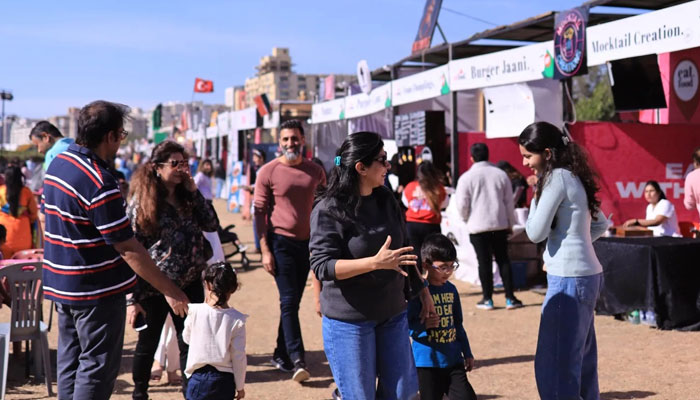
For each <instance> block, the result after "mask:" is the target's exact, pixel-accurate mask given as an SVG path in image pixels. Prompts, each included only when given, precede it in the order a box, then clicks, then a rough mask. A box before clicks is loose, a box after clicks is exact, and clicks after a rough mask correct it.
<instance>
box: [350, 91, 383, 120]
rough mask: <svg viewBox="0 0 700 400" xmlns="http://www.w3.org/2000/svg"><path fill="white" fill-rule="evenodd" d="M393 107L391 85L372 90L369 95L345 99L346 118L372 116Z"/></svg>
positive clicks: (361, 94)
mask: <svg viewBox="0 0 700 400" xmlns="http://www.w3.org/2000/svg"><path fill="white" fill-rule="evenodd" d="M388 107H391V83H387V84H385V85H382V86H379V87H377V88H374V89H372V91H371V92H370V93H369V94H365V93H358V94H354V95H352V96H348V97H346V98H345V118H357V117H363V116H365V115H370V114H373V113H375V112H379V111H382V110H384V109H385V108H388Z"/></svg>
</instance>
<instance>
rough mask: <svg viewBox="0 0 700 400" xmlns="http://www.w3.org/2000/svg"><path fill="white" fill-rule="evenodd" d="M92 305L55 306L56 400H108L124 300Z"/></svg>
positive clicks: (117, 358) (118, 298) (120, 344)
mask: <svg viewBox="0 0 700 400" xmlns="http://www.w3.org/2000/svg"><path fill="white" fill-rule="evenodd" d="M114 297H115V298H114V299H110V300H105V301H103V302H101V303H100V304H97V305H93V306H71V305H67V304H61V303H56V313H57V314H58V354H57V364H58V365H57V376H58V379H57V380H58V398H59V399H61V400H63V399H73V400H82V399H85V400H87V399H109V398H110V397H111V396H112V389H114V382H115V381H116V380H117V375H118V374H119V366H120V364H121V359H122V347H123V345H124V325H125V321H126V300H125V298H124V295H118V296H114Z"/></svg>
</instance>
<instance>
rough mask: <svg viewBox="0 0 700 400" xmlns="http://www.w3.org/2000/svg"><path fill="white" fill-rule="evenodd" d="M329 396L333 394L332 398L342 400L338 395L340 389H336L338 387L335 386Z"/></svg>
mask: <svg viewBox="0 0 700 400" xmlns="http://www.w3.org/2000/svg"><path fill="white" fill-rule="evenodd" d="M331 396H333V400H342V397H340V390H338V388H335V390H334V391H333V394H331Z"/></svg>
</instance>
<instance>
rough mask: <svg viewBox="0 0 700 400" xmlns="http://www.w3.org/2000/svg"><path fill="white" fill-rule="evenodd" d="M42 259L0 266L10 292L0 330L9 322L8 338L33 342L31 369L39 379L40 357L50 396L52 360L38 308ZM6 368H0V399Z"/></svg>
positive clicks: (5, 356) (42, 292)
mask: <svg viewBox="0 0 700 400" xmlns="http://www.w3.org/2000/svg"><path fill="white" fill-rule="evenodd" d="M41 265H42V263H41V262H31V263H19V264H13V265H10V266H7V267H4V268H2V269H0V276H5V277H7V280H8V282H9V294H10V298H11V300H12V307H11V312H10V315H11V317H10V323H9V324H8V323H4V324H0V333H1V332H7V331H8V328H7V326H8V325H9V333H10V335H9V336H10V337H9V341H11V342H17V341H23V340H31V341H32V350H33V352H34V371H35V374H36V375H35V376H36V378H37V379H38V378H39V376H40V372H39V371H40V370H41V368H40V365H41V364H42V360H43V372H44V379H45V381H46V387H47V389H48V392H49V396H53V390H52V387H51V359H50V353H49V339H48V329H47V326H46V325H45V324H44V323H43V322H41V308H42V304H43V298H44V291H43V289H42V278H41V274H42V269H41ZM7 353H8V352H7V351H6V352H5V355H4V358H5V359H4V361H3V363H4V365H5V366H6V365H7V357H8V354H7ZM6 380H7V368H4V370H3V376H2V382H3V385H2V392H0V399H4V397H5V382H6Z"/></svg>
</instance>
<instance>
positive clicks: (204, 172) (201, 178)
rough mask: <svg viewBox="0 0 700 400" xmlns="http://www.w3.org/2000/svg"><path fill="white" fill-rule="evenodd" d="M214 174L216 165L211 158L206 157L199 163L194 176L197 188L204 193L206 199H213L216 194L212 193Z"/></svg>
mask: <svg viewBox="0 0 700 400" xmlns="http://www.w3.org/2000/svg"><path fill="white" fill-rule="evenodd" d="M213 176H214V165H213V164H212V163H211V160H210V159H208V158H207V159H206V160H204V161H202V162H201V163H200V164H199V168H198V169H197V174H196V175H195V176H194V183H195V184H196V185H197V189H199V192H200V193H202V196H204V198H205V199H207V200H208V201H212V199H213V198H214V194H213V193H212V180H211V178H212V177H213Z"/></svg>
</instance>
